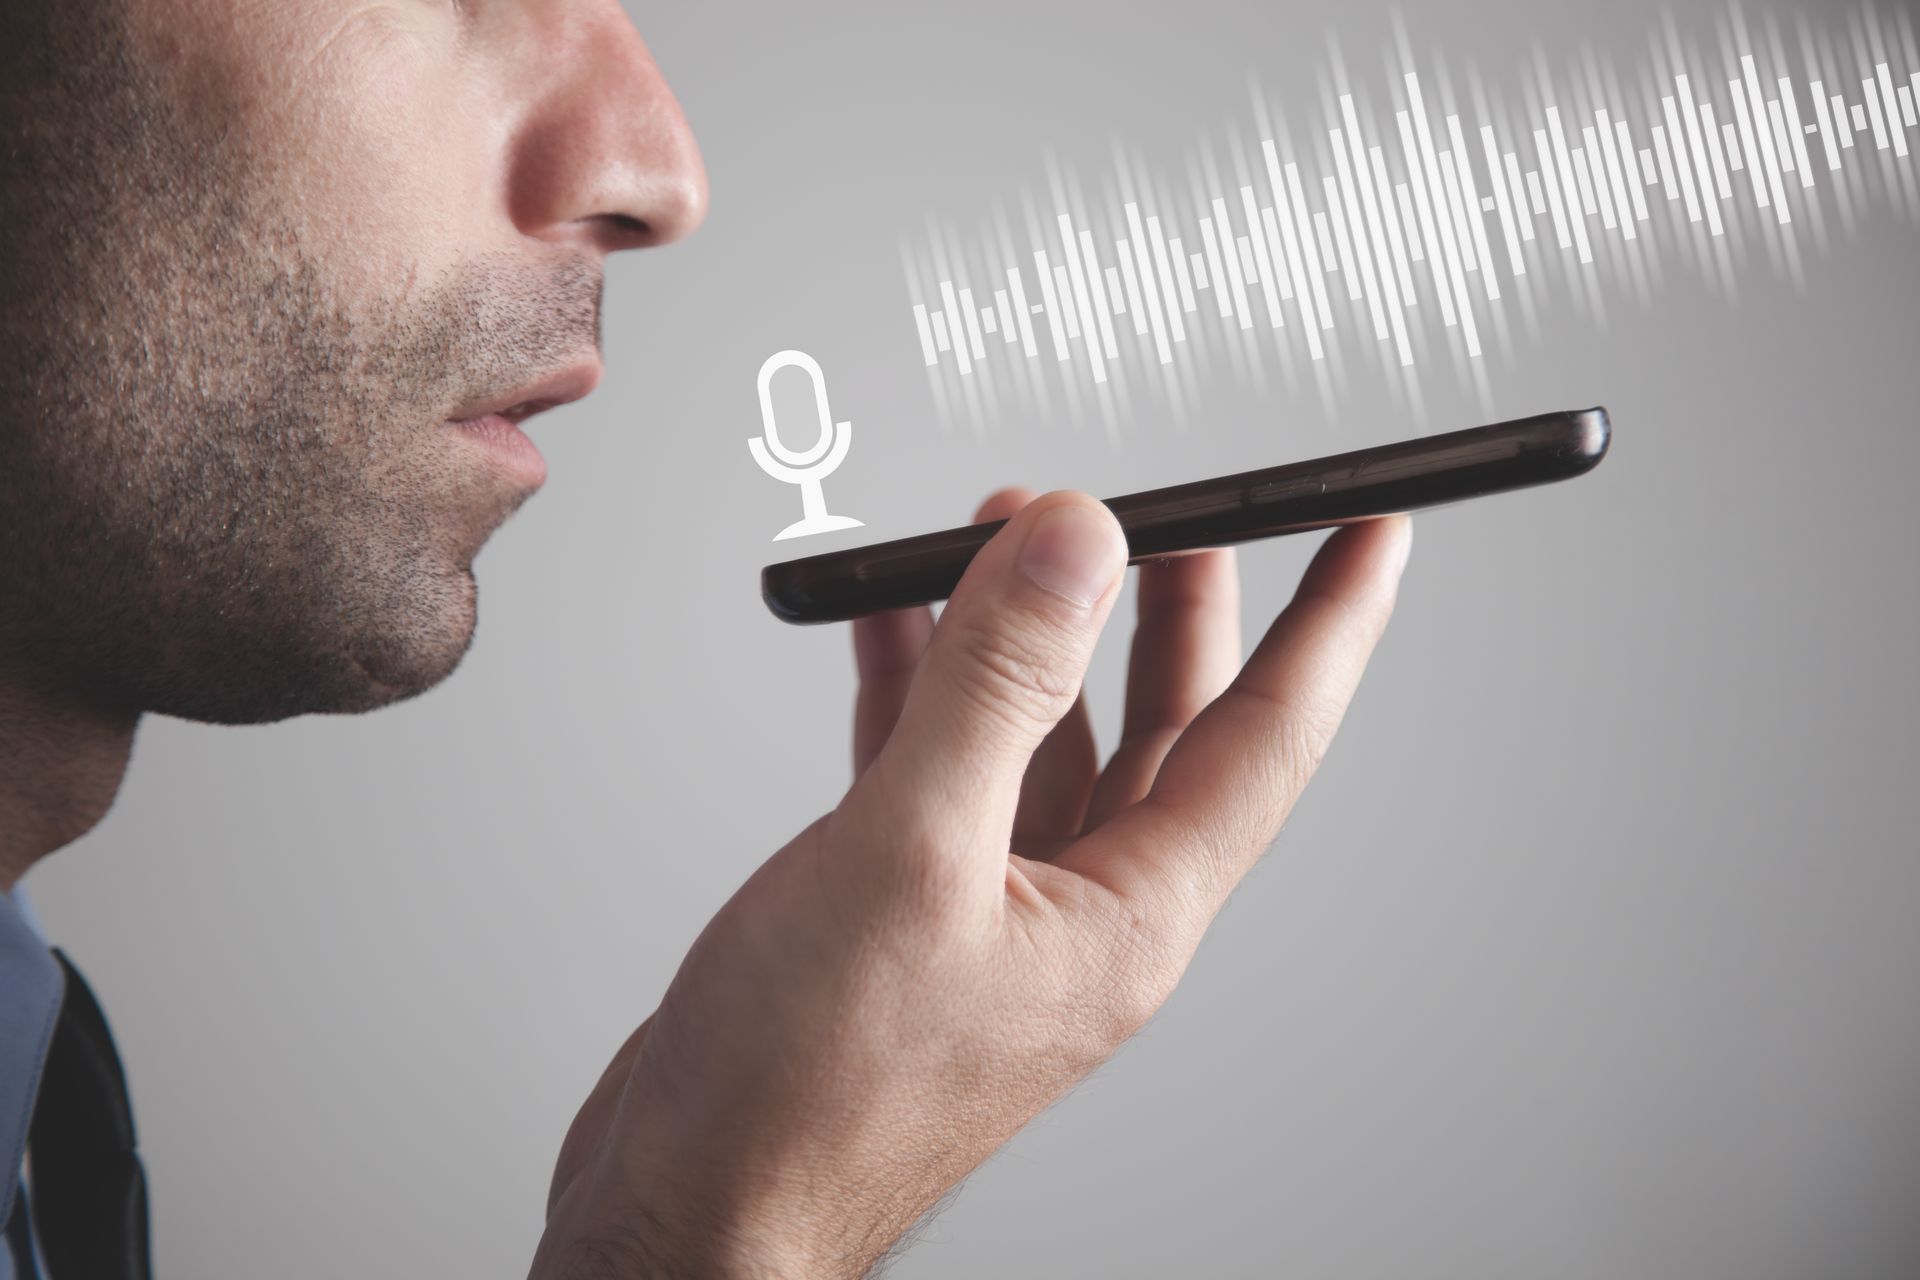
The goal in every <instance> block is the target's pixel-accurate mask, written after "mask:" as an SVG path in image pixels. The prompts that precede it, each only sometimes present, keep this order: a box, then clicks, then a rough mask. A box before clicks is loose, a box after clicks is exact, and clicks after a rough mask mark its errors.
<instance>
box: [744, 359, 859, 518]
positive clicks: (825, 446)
mask: <svg viewBox="0 0 1920 1280" xmlns="http://www.w3.org/2000/svg"><path fill="white" fill-rule="evenodd" d="M789 366H792V367H794V368H798V369H804V370H806V372H807V376H808V377H810V378H812V379H813V404H814V408H815V410H816V411H817V412H818V413H819V415H820V438H819V439H818V440H816V441H814V442H813V447H812V448H810V449H806V450H803V451H801V452H798V453H796V452H794V451H793V450H791V449H788V448H787V447H786V446H785V445H783V444H781V443H780V433H779V431H777V430H776V429H775V428H774V424H773V391H772V385H773V375H774V374H776V373H778V372H779V371H780V370H782V369H785V368H787V367H789ZM760 425H761V428H762V430H763V431H764V432H765V434H766V439H765V440H764V441H763V440H761V439H760V438H759V437H758V436H754V437H752V438H750V439H748V441H747V447H748V448H749V449H751V450H753V460H754V461H755V462H757V463H759V464H760V469H761V470H762V471H765V472H766V473H767V474H768V475H770V476H772V477H773V478H774V479H775V480H784V481H786V482H787V483H788V484H797V485H799V486H800V508H801V510H802V511H804V512H805V513H806V514H805V515H804V516H803V517H802V518H801V519H800V520H798V521H796V522H795V523H793V524H790V525H788V526H787V527H786V528H784V529H782V530H781V531H780V532H779V533H776V534H774V535H773V540H774V541H775V542H779V541H781V540H783V539H786V538H804V537H806V536H807V535H808V534H810V533H830V532H832V531H833V530H835V529H858V528H859V527H860V525H861V522H860V521H858V520H855V519H852V518H850V517H848V516H835V515H828V514H827V499H826V495H825V494H824V493H822V492H821V490H820V482H821V481H822V480H824V479H826V478H827V477H828V476H829V475H831V474H833V470H834V468H835V467H838V466H839V465H840V463H841V462H842V460H844V459H845V458H846V456H847V446H848V445H849V444H851V443H852V442H853V424H852V423H850V422H841V423H835V422H834V420H833V416H832V415H831V414H830V413H828V412H827V379H826V375H825V374H823V373H821V372H820V362H819V361H818V360H815V359H814V358H813V357H812V356H810V355H808V354H807V353H806V352H804V351H776V352H774V353H773V354H772V355H770V356H768V357H767V362H766V363H765V364H763V365H761V366H760ZM822 454H825V455H826V456H825V458H824V459H823V458H822V457H821V455H822ZM775 459H778V461H775ZM781 463H786V464H787V465H786V466H782V465H781Z"/></svg>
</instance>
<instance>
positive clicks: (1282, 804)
mask: <svg viewBox="0 0 1920 1280" xmlns="http://www.w3.org/2000/svg"><path fill="white" fill-rule="evenodd" d="M1412 532H1413V530H1412V522H1411V521H1410V520H1408V519H1407V518H1406V517H1405V516H1394V517H1389V518H1386V519H1381V520H1374V521H1368V522H1366V523H1364V524H1360V525H1353V526H1349V527H1348V528H1345V529H1342V530H1340V531H1339V532H1337V533H1335V534H1334V535H1333V536H1332V537H1331V538H1329V539H1327V542H1326V544H1325V545H1324V546H1322V547H1321V548H1320V551H1319V553H1318V554H1317V555H1316V556H1315V557H1314V559H1313V563H1312V565H1311V566H1309V567H1308V569H1307V572H1306V575H1305V577H1303V578H1302V579H1301V581H1300V588H1299V590H1298V591H1297V592H1295V594H1294V598H1293V602H1292V603H1291V604H1289V605H1288V606H1287V607H1286V609H1285V610H1284V611H1283V612H1282V613H1281V614H1280V616H1279V618H1277V619H1276V620H1275V621H1274V624H1273V626H1272V627H1271V628H1270V629H1269V630H1268V631H1267V634H1266V637H1265V638H1264V639H1263V640H1262V641H1261V642H1260V647H1259V648H1258V649H1256V650H1255V651H1254V654H1253V657H1252V658H1251V659H1250V660H1249V661H1248V662H1247V665H1246V667H1245V668H1244V669H1243V670H1242V671H1241V672H1240V674H1239V676H1238V677H1237V678H1235V680H1234V681H1233V683H1232V684H1231V685H1230V686H1228V688H1227V691H1226V692H1225V693H1223V694H1221V695H1220V696H1219V697H1218V698H1216V699H1215V700H1214V701H1213V702H1212V703H1211V704H1210V705H1209V706H1208V707H1207V709H1206V710H1205V711H1203V712H1201V713H1200V715H1199V716H1198V717H1196V718H1195V719H1194V722H1193V724H1192V725H1191V726H1190V727H1189V728H1188V729H1187V731H1186V732H1185V733H1184V734H1182V735H1181V737H1180V739H1179V741H1178V742H1176V743H1175V744H1174V747H1173V750H1172V751H1171V752H1169V753H1168V755H1167V759H1166V762H1165V763H1164V764H1162V765H1161V767H1160V773H1159V776H1158V777H1157V778H1156V779H1155V780H1154V784H1153V787H1152V789H1151V790H1150V791H1148V793H1147V795H1146V797H1145V798H1144V799H1143V800H1141V801H1140V802H1139V803H1138V804H1136V805H1134V806H1133V807H1132V808H1130V809H1127V810H1125V811H1123V812H1122V813H1119V814H1117V815H1115V816H1114V817H1113V818H1111V819H1110V820H1109V821H1108V822H1107V824H1106V825H1105V826H1104V827H1101V828H1100V829H1099V830H1098V831H1096V832H1094V833H1093V834H1091V835H1089V836H1088V837H1086V838H1085V839H1083V840H1081V841H1080V842H1079V843H1078V844H1076V845H1074V846H1073V847H1072V848H1071V849H1069V850H1067V851H1066V852H1065V853H1063V854H1062V855H1061V856H1060V857H1059V858H1058V859H1057V860H1056V861H1057V863H1058V865H1060V866H1062V867H1065V868H1067V869H1069V870H1074V871H1078V872H1080V873H1081V874H1083V875H1086V876H1088V877H1089V878H1091V879H1094V880H1097V881H1099V882H1101V883H1102V884H1104V885H1106V887H1108V888H1109V889H1111V890H1113V891H1114V892H1115V893H1117V894H1119V895H1121V896H1123V897H1127V898H1131V899H1134V900H1136V901H1145V902H1147V903H1148V904H1149V905H1151V906H1154V907H1155V908H1159V909H1164V910H1166V911H1171V912H1176V913H1189V912H1190V913H1195V914H1197V916H1198V919H1197V920H1195V921H1193V923H1194V924H1195V926H1196V927H1195V928H1194V929H1193V930H1192V934H1191V937H1192V940H1194V941H1196V942H1197V940H1198V936H1199V933H1200V932H1201V931H1202V930H1204V929H1205V927H1206V925H1207V923H1208V922H1210V921H1211V920H1212V918H1213V916H1214V914H1215V913H1216V912H1217V911H1219V909H1220V906H1221V904H1222V903H1224V902H1225V901H1226V897H1227V894H1228V893H1230V892H1231V891H1232V889H1233V887H1234V885H1236V884H1238V883H1239V881H1240V878H1241V877H1242V876H1244V875H1245V874H1246V873H1247V871H1248V870H1249V869H1250V868H1251V867H1252V866H1253V864H1254V862H1255V861H1257V860H1258V859H1259V857H1260V855H1261V854H1262V853H1263V852H1265V851H1266V848H1267V846H1268V845H1269V844H1271V843H1272V842H1273V838H1274V836H1275V835H1276V834H1278V833H1279V830H1280V826H1281V824H1282V823H1284V822H1285V821H1286V818H1287V814H1288V813H1289V812H1290V811H1291V810H1292V808H1293V804H1294V801H1295V800H1297V799H1298V798H1299V796H1300V793H1301V791H1302V790H1304V789H1305V787H1306V785H1307V782H1308V780H1309V779H1310V778H1312V776H1313V773H1314V770H1315V769H1317V768H1318V767H1319V764H1320V760H1321V758H1322V757H1323V756H1324V755H1325V754H1326V751H1327V747H1328V746H1329V745H1330V744H1331V743H1332V741H1333V735H1334V731H1335V730H1337V729H1338V728H1339V727H1340V720H1341V718H1342V717H1343V716H1344V715H1345V714H1346V709H1347V704H1348V703H1349V701H1351V699H1352V697H1353V693H1354V689H1355V688H1356V687H1357V686H1358V685H1359V683H1360V677H1361V674H1362V673H1363V672H1364V671H1365V670H1366V666H1367V659H1368V658H1369V657H1370V656H1371V655H1372V653H1373V649H1374V646H1375V644H1376V643H1378V641H1379V639H1380V634H1381V632H1382V631H1383V630H1385V628H1386V625H1387V619H1388V617H1389V616H1390V615H1391V614H1392V612H1393V604H1394V598H1395V595H1396V592H1397V590H1398V586H1399V581H1400V572H1401V570H1402V569H1403V568H1404V567H1405V566H1406V561H1407V553H1408V551H1409V549H1410V547H1411V545H1412ZM1156 914H1158V911H1157V910H1156Z"/></svg>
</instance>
